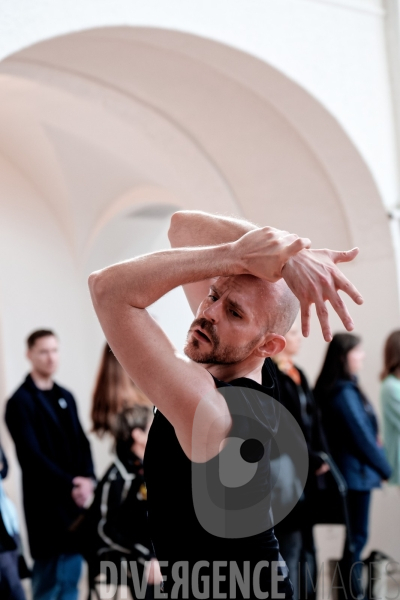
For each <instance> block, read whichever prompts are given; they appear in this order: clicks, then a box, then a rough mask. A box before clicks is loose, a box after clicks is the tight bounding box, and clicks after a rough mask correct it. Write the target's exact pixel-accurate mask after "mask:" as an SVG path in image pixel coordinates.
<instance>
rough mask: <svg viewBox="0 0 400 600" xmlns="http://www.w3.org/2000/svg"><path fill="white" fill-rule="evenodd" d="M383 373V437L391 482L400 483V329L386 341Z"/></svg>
mask: <svg viewBox="0 0 400 600" xmlns="http://www.w3.org/2000/svg"><path fill="white" fill-rule="evenodd" d="M383 360H384V365H383V371H382V373H381V380H382V384H381V406H382V415H383V439H384V445H385V450H386V455H387V458H388V461H389V463H390V466H391V467H392V476H391V478H390V479H389V483H391V484H393V485H400V331H399V330H398V331H393V333H391V334H390V335H389V337H388V338H387V340H386V343H385V349H384V359H383Z"/></svg>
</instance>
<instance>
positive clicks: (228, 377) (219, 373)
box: [202, 361, 264, 384]
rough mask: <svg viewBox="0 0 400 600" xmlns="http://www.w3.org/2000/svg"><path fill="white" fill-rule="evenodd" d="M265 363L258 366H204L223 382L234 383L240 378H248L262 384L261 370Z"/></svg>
mask: <svg viewBox="0 0 400 600" xmlns="http://www.w3.org/2000/svg"><path fill="white" fill-rule="evenodd" d="M263 363H264V361H262V362H259V363H258V364H256V365H254V363H253V364H252V365H249V364H247V363H246V362H242V363H236V364H233V365H214V364H206V365H202V366H204V368H206V369H207V371H209V372H210V373H211V374H212V375H214V377H216V378H217V379H220V380H221V381H226V382H227V383H229V381H232V380H233V379H239V378H240V377H247V378H248V379H253V380H254V381H256V382H257V383H260V384H261V383H262V373H261V369H262V366H263Z"/></svg>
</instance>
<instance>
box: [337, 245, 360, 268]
mask: <svg viewBox="0 0 400 600" xmlns="http://www.w3.org/2000/svg"><path fill="white" fill-rule="evenodd" d="M359 252H360V250H359V248H353V249H352V250H343V251H340V250H331V257H332V260H333V262H334V263H335V264H336V263H340V262H350V261H352V260H354V259H355V257H356V256H357V254H358V253H359Z"/></svg>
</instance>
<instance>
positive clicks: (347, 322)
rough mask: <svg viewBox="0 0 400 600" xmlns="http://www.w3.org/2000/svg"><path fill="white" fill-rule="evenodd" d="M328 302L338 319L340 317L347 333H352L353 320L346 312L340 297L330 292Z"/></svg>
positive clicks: (335, 292)
mask: <svg viewBox="0 0 400 600" xmlns="http://www.w3.org/2000/svg"><path fill="white" fill-rule="evenodd" d="M329 302H330V303H331V304H332V307H333V309H334V310H335V311H336V312H337V314H338V315H339V317H340V319H341V321H342V323H343V325H344V326H345V327H346V329H347V331H353V329H354V323H353V319H352V318H351V316H350V313H349V311H348V310H347V307H346V305H345V303H344V302H343V300H342V299H341V297H340V296H339V294H338V293H337V291H334V290H333V291H332V292H331V294H330V295H329Z"/></svg>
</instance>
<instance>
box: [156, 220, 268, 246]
mask: <svg viewBox="0 0 400 600" xmlns="http://www.w3.org/2000/svg"><path fill="white" fill-rule="evenodd" d="M254 229H258V227H257V226H256V225H254V224H253V223H250V222H248V221H244V220H241V219H234V218H231V217H222V216H217V215H211V214H208V213H204V212H201V211H178V212H176V213H174V214H173V215H172V218H171V225H170V228H169V231H168V237H169V241H170V243H171V247H172V248H188V247H193V246H217V245H219V244H228V243H229V242H235V241H236V240H238V239H239V238H241V237H242V235H244V234H245V233H247V232H248V231H252V230H254Z"/></svg>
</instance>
